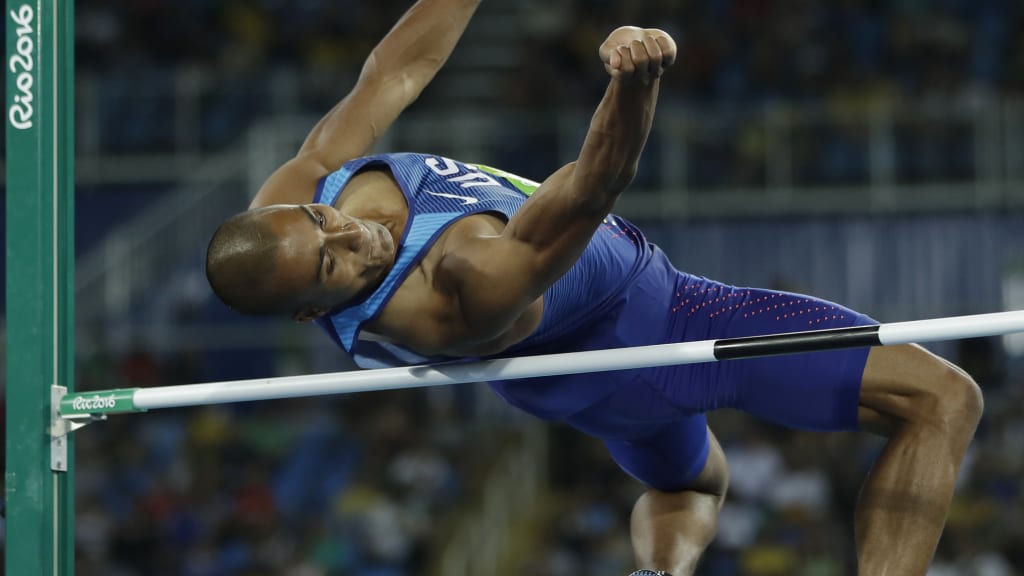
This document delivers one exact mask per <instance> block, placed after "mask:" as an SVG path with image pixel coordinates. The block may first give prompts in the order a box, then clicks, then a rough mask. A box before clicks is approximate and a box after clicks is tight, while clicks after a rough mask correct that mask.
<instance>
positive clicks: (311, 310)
mask: <svg viewBox="0 0 1024 576" xmlns="http://www.w3.org/2000/svg"><path fill="white" fill-rule="evenodd" d="M327 312H329V311H328V310H327V309H326V308H317V307H315V306H304V307H302V308H300V309H299V310H298V311H296V312H295V314H292V320H295V321H296V322H309V321H310V320H316V319H317V318H319V317H321V316H323V315H324V314H327Z"/></svg>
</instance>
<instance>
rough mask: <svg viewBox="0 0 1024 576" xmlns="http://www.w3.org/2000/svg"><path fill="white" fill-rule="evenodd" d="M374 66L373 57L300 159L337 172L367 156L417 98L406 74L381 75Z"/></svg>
mask: <svg viewBox="0 0 1024 576" xmlns="http://www.w3.org/2000/svg"><path fill="white" fill-rule="evenodd" d="M375 66H376V65H375V63H374V60H373V58H372V57H371V59H370V60H368V61H367V64H366V67H365V68H364V71H363V74H362V75H360V78H359V80H358V81H357V82H356V85H355V87H353V89H352V91H351V92H349V94H348V95H347V96H345V98H344V99H342V100H341V102H339V103H338V104H336V105H335V106H334V108H332V109H331V110H330V111H329V112H328V113H327V114H325V115H324V117H323V118H321V119H320V121H319V122H317V124H316V125H315V126H314V127H313V129H312V130H311V131H310V133H309V135H308V136H307V137H306V139H305V141H304V142H303V143H302V147H301V148H300V149H299V154H298V155H299V156H310V157H313V158H316V160H317V161H319V162H320V163H321V164H323V165H324V166H326V167H327V168H328V169H331V170H336V169H338V168H340V167H341V165H342V164H344V163H345V162H348V161H349V160H351V159H353V158H358V157H359V156H364V155H365V154H367V153H368V152H369V151H370V150H371V149H372V148H373V146H374V145H375V144H376V143H377V140H378V139H379V138H380V137H381V136H382V135H383V134H384V133H385V132H386V131H387V130H388V128H390V127H391V125H392V124H393V123H394V121H395V120H396V119H397V118H398V115H399V114H401V113H402V111H403V110H404V109H405V107H406V106H407V105H408V104H409V102H411V101H412V100H414V99H415V98H416V96H417V95H418V91H415V90H414V86H412V81H411V80H410V79H409V78H408V77H407V76H406V75H405V74H404V73H399V74H395V75H391V76H381V75H379V74H377V73H376V72H375V71H374V70H373V69H374V68H375Z"/></svg>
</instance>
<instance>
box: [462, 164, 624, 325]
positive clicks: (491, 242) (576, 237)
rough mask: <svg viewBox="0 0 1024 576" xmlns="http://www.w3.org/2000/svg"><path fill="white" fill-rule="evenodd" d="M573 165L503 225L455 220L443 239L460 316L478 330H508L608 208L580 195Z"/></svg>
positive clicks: (570, 262) (574, 256)
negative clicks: (590, 203)
mask: <svg viewBox="0 0 1024 576" xmlns="http://www.w3.org/2000/svg"><path fill="white" fill-rule="evenodd" d="M574 171H575V165H573V164H569V165H567V166H565V167H563V168H562V169H561V170H558V171H557V172H555V173H554V174H553V175H552V176H551V177H549V178H548V179H547V180H545V181H544V183H543V184H542V185H541V186H540V188H538V189H537V190H536V191H535V192H534V193H533V195H532V196H531V197H530V198H529V199H528V200H527V201H526V202H525V203H524V204H523V206H522V207H520V209H519V210H517V211H516V213H515V214H514V215H513V216H512V217H511V218H510V219H509V221H508V223H507V224H504V225H503V226H501V227H499V228H497V229H495V228H489V229H487V228H484V229H474V228H473V227H472V226H460V227H459V228H457V229H456V230H455V232H456V234H454V235H453V236H452V237H451V238H450V239H449V240H448V245H449V246H451V249H448V250H446V255H445V258H444V260H443V261H442V262H443V266H444V268H445V269H446V270H448V271H450V272H452V274H451V277H453V278H456V279H457V283H456V284H455V285H456V288H457V289H456V291H457V293H458V297H459V306H460V308H461V310H462V315H463V317H464V318H465V319H466V322H467V324H470V325H474V324H475V325H477V326H478V327H479V328H480V332H481V333H491V334H496V333H500V332H501V331H503V330H506V329H508V328H510V327H511V326H512V325H513V323H514V322H515V321H516V320H517V319H518V318H520V317H521V316H522V314H523V313H524V312H525V311H526V310H527V308H528V307H530V306H531V305H534V303H535V302H536V301H537V300H538V299H539V298H541V297H542V296H543V294H544V291H545V290H547V289H548V288H549V287H550V286H551V285H552V284H554V283H555V281H557V280H558V279H559V278H560V277H561V276H562V275H563V274H565V273H566V272H567V271H568V270H569V269H570V268H571V267H572V266H573V264H575V263H576V261H577V260H578V259H579V257H580V255H581V254H582V253H583V251H584V250H585V249H586V247H587V244H589V242H590V239H591V238H592V237H593V234H594V231H595V230H596V228H597V226H598V225H599V224H600V223H601V220H602V219H603V218H604V216H605V215H606V214H607V210H608V208H609V207H605V206H596V207H595V206H588V205H587V204H586V202H585V201H583V200H580V197H581V196H585V195H581V194H579V191H576V190H574V186H577V185H578V184H579V180H577V179H576V178H575V177H574V176H575V172H574ZM467 220H469V219H467Z"/></svg>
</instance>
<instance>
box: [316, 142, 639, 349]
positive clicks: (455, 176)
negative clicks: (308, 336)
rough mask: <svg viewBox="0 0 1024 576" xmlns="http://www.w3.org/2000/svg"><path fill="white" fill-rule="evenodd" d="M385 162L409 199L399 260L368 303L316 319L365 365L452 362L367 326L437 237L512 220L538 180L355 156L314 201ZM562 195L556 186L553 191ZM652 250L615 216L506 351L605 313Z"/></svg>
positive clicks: (423, 161)
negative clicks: (477, 221)
mask: <svg viewBox="0 0 1024 576" xmlns="http://www.w3.org/2000/svg"><path fill="white" fill-rule="evenodd" d="M369 167H375V168H387V169H389V170H390V171H391V173H392V175H393V176H394V179H395V181H397V182H398V185H399V186H400V188H401V190H402V194H403V195H404V196H405V200H406V202H407V203H408V205H409V218H408V219H407V221H406V226H405V229H404V230H403V231H402V235H401V238H400V239H399V243H398V246H397V254H396V258H395V264H394V266H393V267H392V268H391V270H390V272H389V273H388V275H387V276H386V277H385V279H384V281H383V282H381V284H380V286H378V287H377V289H376V290H374V292H373V293H371V294H369V295H368V296H367V297H365V298H364V299H363V300H362V301H360V302H356V303H354V304H352V305H350V306H349V307H347V308H344V309H339V310H335V311H333V312H331V313H330V314H328V315H326V316H323V317H321V318H318V319H317V324H318V325H319V326H320V327H321V328H323V329H324V330H325V331H326V332H327V334H328V335H329V336H330V337H331V338H332V339H333V340H334V341H335V342H336V343H337V344H338V345H339V346H341V347H342V348H343V349H345V351H347V352H348V353H349V354H350V355H351V356H352V359H353V360H354V361H355V362H356V364H357V365H358V366H360V367H362V368H387V367H395V366H409V365H415V364H427V363H436V362H442V361H449V360H452V359H451V358H447V357H427V356H422V355H420V354H417V353H415V352H413V351H412V350H408V349H406V348H404V347H402V346H399V345H397V344H395V343H392V342H388V341H385V340H383V339H380V338H377V337H375V336H373V335H372V334H369V333H368V332H365V331H364V330H363V326H364V325H365V324H366V323H367V322H370V321H372V320H373V319H374V318H376V317H377V316H378V315H379V314H380V313H381V311H383V309H384V307H385V306H386V305H387V303H388V301H390V299H391V297H392V296H393V295H394V293H395V291H396V290H397V289H398V287H399V286H400V285H401V283H402V282H403V281H404V280H405V278H406V277H407V276H408V274H409V273H410V272H411V271H412V270H413V269H414V268H415V267H416V265H417V264H418V263H419V261H420V260H421V259H422V258H423V256H424V255H425V254H426V253H427V250H429V248H430V246H431V245H432V244H433V243H434V241H436V240H437V238H438V237H439V236H440V235H441V234H442V233H443V232H444V230H445V229H447V228H448V227H449V226H451V225H452V224H453V223H455V222H456V221H458V220H459V219H461V218H465V217H466V216H470V215H473V214H480V213H483V212H488V213H492V214H497V215H498V216H500V217H501V218H503V219H505V220H506V221H507V220H509V219H510V218H512V215H513V214H515V212H516V211H517V210H518V209H519V207H520V206H522V205H523V203H524V202H526V200H527V199H528V198H529V196H530V194H532V193H533V192H534V191H535V190H536V189H537V188H538V187H539V186H540V185H539V184H538V183H537V182H533V181H531V180H528V179H526V178H522V177H520V176H516V175H514V174H510V173H508V172H504V171H502V170H498V169H496V168H491V167H489V166H483V165H479V164H467V163H463V162H458V161H455V160H452V159H449V158H445V157H442V156H432V155H425V154H413V153H398V154H380V155H374V156H367V157H364V158H357V159H355V160H352V161H350V162H348V163H346V164H345V165H344V166H342V167H341V168H340V169H339V170H337V171H336V172H333V173H331V174H328V175H327V176H325V177H324V178H323V179H321V181H320V183H319V185H318V186H317V191H316V194H315V196H314V198H313V202H315V203H319V204H328V205H334V204H335V202H336V201H337V199H338V197H339V196H340V194H341V191H342V189H344V187H345V185H346V184H348V182H349V180H351V178H352V177H353V176H354V175H355V174H357V173H358V172H359V171H360V170H362V169H364V168H369ZM553 192H554V193H557V191H553ZM650 254H651V248H650V246H649V245H648V243H647V241H646V239H644V237H643V236H642V234H641V233H640V231H639V230H637V229H636V228H635V227H634V226H633V225H632V224H630V223H629V222H627V221H625V220H624V219H622V218H619V217H616V216H613V215H610V216H608V217H607V218H606V219H605V221H604V223H603V224H602V225H601V226H600V227H599V229H598V230H597V232H596V233H595V234H594V237H593V238H592V239H591V242H590V243H589V244H588V246H587V248H586V249H585V250H584V253H583V255H582V256H581V257H580V259H579V260H578V261H577V262H576V264H575V265H574V266H573V267H572V268H571V269H570V270H569V271H568V272H567V273H566V274H565V275H563V276H562V278H560V279H559V280H558V281H557V282H555V284H554V285H552V286H551V287H550V288H549V289H548V290H547V291H546V292H545V293H544V299H545V300H544V315H543V317H542V319H541V323H540V326H538V328H537V330H535V331H534V333H533V334H531V335H530V336H529V337H528V338H527V339H526V340H524V341H523V342H520V343H519V344H517V345H516V346H514V347H513V348H512V349H510V350H509V351H506V352H516V351H522V350H526V349H529V348H531V347H538V346H543V345H544V344H546V343H548V342H551V341H553V340H556V339H558V338H559V337H560V336H562V335H564V334H566V333H568V332H569V331H572V330H574V329H578V328H579V327H580V325H581V324H583V323H585V322H586V321H587V320H588V318H592V317H593V315H594V314H595V313H600V311H601V309H602V305H603V304H604V303H606V302H609V301H611V300H612V299H613V298H614V296H615V295H616V294H617V293H618V292H619V291H620V290H622V288H623V287H624V286H626V285H628V283H629V280H630V279H631V278H632V277H633V275H635V274H636V273H638V271H639V270H640V269H641V268H642V266H643V265H644V264H645V263H646V261H647V259H649V258H650Z"/></svg>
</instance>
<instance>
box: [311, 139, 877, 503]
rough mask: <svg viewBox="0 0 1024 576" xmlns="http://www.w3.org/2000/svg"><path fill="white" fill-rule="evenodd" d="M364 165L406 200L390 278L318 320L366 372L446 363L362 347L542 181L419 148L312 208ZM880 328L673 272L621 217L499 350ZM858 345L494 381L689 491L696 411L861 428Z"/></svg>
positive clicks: (373, 160) (697, 459)
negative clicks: (436, 245) (452, 253)
mask: <svg viewBox="0 0 1024 576" xmlns="http://www.w3.org/2000/svg"><path fill="white" fill-rule="evenodd" d="M365 167H387V168H389V169H390V170H391V172H392V173H393V175H394V177H395V179H396V180H397V181H398V183H399V185H400V186H401V188H402V192H403V193H404V195H405V198H406V201H407V202H408V203H409V219H408V221H407V224H406V229H405V231H404V232H403V234H402V238H401V240H400V244H399V248H398V253H397V258H396V262H395V265H394V267H393V268H392V270H391V272H390V273H389V275H388V276H387V278H385V280H384V282H383V283H382V284H381V285H380V287H378V289H377V290H376V291H375V292H374V293H372V294H371V295H369V296H368V297H367V298H366V299H365V300H363V301H362V302H361V303H358V304H356V305H353V306H352V307H349V308H346V309H343V310H339V311H336V312H335V313H333V314H331V315H329V316H326V317H322V318H320V319H318V320H317V322H318V324H319V325H320V326H321V327H322V328H324V330H326V331H327V333H328V334H329V335H330V336H331V337H332V338H333V339H334V341H335V342H337V343H338V344H339V345H340V346H342V347H343V348H344V349H345V350H346V351H348V352H349V353H350V354H351V355H352V357H353V359H354V360H355V361H356V363H357V364H359V365H360V366H361V367H364V368H382V367H391V366H401V365H410V364H420V363H433V362H439V361H445V360H451V359H450V358H444V357H433V358H426V357H423V356H420V355H418V354H416V353H414V352H412V351H410V350H406V349H403V348H402V347H400V346H396V345H394V344H391V343H387V342H380V341H375V340H373V339H368V338H367V337H366V335H362V334H361V330H362V326H363V324H364V323H366V322H367V321H369V320H371V319H373V318H375V317H376V316H377V315H378V314H380V312H381V311H382V310H383V308H384V306H385V305H386V304H387V302H388V300H389V299H390V297H391V295H392V294H394V292H395V290H397V288H398V286H399V285H400V284H401V283H402V281H403V280H404V279H405V277H406V276H407V275H408V273H409V272H410V271H411V270H412V269H414V268H415V266H416V264H417V263H418V262H419V261H420V259H421V258H422V257H423V255H425V254H426V252H427V250H428V249H429V248H430V245H431V244H432V243H433V241H434V240H435V239H436V238H437V237H438V236H439V235H440V234H441V233H442V232H443V231H444V229H445V228H447V227H448V226H449V225H451V224H452V223H453V222H455V221H456V220H458V219H459V218H462V217H465V216H468V215H471V214H477V213H481V212H490V213H496V214H498V215H500V216H502V217H503V218H505V219H506V220H508V219H509V218H511V216H512V214H514V213H515V211H516V210H517V209H518V208H519V206H521V205H522V204H523V202H525V201H526V199H527V197H528V195H529V194H530V193H531V192H532V191H533V190H534V189H536V187H537V184H536V183H535V182H530V181H528V180H525V179H522V178H519V177H517V176H514V175H511V174H507V173H504V172H501V171H499V170H495V169H492V168H488V167H486V166H479V165H471V164H463V163H460V162H456V161H453V160H450V159H447V158H442V157H438V156H428V155H421V154H385V155H378V156H370V157H366V158H360V159H357V160H353V161H351V162H349V163H347V164H345V165H344V166H343V167H342V168H341V169H340V170H338V171H337V172H334V173H332V174H330V175H328V176H327V177H325V178H324V179H323V180H322V181H321V183H320V186H319V187H318V189H317V193H316V197H315V198H314V202H319V203H323V204H331V205H333V204H334V203H335V201H336V200H337V198H338V195H339V194H340V192H341V190H342V188H344V186H345V184H346V183H347V182H348V180H349V179H350V178H351V177H352V175H354V174H355V173H357V172H358V171H359V170H361V169H363V168H365ZM874 323H875V322H874V321H873V320H872V319H870V318H868V317H866V316H864V315H862V314H858V313H856V312H854V311H852V310H849V309H847V308H844V307H842V306H839V305H837V304H834V303H831V302H827V301H824V300H820V299H816V298H812V297H809V296H803V295H799V294H792V293H787V292H778V291H771V290H757V289H752V288H739V287H735V286H729V285H725V284H721V283H719V282H715V281H713V280H709V279H707V278H702V277H699V276H693V275H690V274H687V273H684V272H680V271H678V270H676V269H675V268H674V267H673V266H672V264H671V263H670V262H669V260H668V258H667V257H666V256H665V254H664V253H663V252H662V251H661V250H660V249H659V248H658V247H657V246H655V245H653V244H651V243H649V242H648V241H647V240H646V239H645V238H644V236H643V234H642V233H641V232H640V230H638V229H637V228H636V227H634V226H633V225H632V224H630V223H629V222H628V221H626V220H625V219H623V218H620V217H617V216H614V215H609V216H608V217H607V218H605V220H604V222H603V223H602V224H601V226H600V227H599V228H598V230H597V232H596V233H595V234H594V236H593V239H592V240H591V242H590V244H589V245H588V246H587V248H586V250H584V252H583V255H582V256H581V257H580V258H579V260H578V261H577V262H576V264H575V265H573V267H572V268H571V269H570V270H569V271H568V272H567V273H566V274H565V275H564V276H562V278H560V279H559V280H558V281H557V282H555V283H554V284H553V285H552V286H551V287H550V288H549V289H548V290H547V291H546V292H545V293H544V315H543V317H542V319H541V323H540V325H539V326H538V328H537V329H536V330H535V331H534V333H533V334H531V335H530V336H529V337H527V338H526V339H525V340H523V341H522V342H519V343H518V344H516V345H515V346H513V347H512V348H510V349H508V350H506V351H505V352H503V353H502V354H501V356H524V355H531V354H546V353H554V352H573V351H580V350H603V349H609V348H621V347H626V346H644V345H650V344H664V343H671V342H683V341H692V340H709V339H720V338H731V337H739V336H752V335H759V334H772V333H781V332H796V331H801V330H810V329H825V328H840V327H846V326H856V325H864V324H874ZM867 354H868V350H867V349H864V348H862V349H851V350H837V351H829V352H817V353H813V354H801V355H792V356H776V357H769V358H754V359H746V360H731V361H726V362H715V363H703V364H691V365H683V366H667V367H661V368H644V369H636V370H620V371H615V372H605V373H593V374H576V375H567V376H554V377H546V378H531V379H522V380H510V381H495V382H491V383H490V385H491V388H492V389H493V390H494V391H495V392H496V393H498V394H499V395H500V396H501V397H502V398H504V399H505V400H506V401H507V402H508V403H510V404H512V405H514V406H516V407H518V408H520V409H522V410H524V411H526V412H529V413H530V414H533V415H535V416H538V417H540V418H543V419H547V420H563V421H565V422H568V423H569V424H570V425H572V426H574V427H576V428H578V429H580V430H582V431H584V432H586V433H588V434H591V435H593V436H596V437H598V438H601V439H602V440H603V441H604V443H605V445H606V446H607V447H608V449H609V451H610V452H611V454H612V457H613V458H614V459H615V461H616V462H617V463H618V464H619V465H620V466H621V467H622V468H623V469H624V470H626V471H627V472H628V473H630V474H631V475H633V476H634V477H635V478H637V479H638V480H640V481H641V482H643V483H644V484H646V485H648V486H650V487H652V488H656V489H659V490H665V491H672V490H678V489H680V488H682V487H684V486H685V485H686V484H687V483H688V482H689V481H690V480H692V479H693V478H694V476H696V475H697V474H698V473H699V472H700V471H701V469H702V468H703V466H704V462H705V460H706V459H707V454H708V449H709V440H708V435H707V425H706V421H705V418H704V415H703V414H704V412H706V411H708V410H713V409H716V408H736V409H740V410H743V411H745V412H748V413H750V414H753V415H756V416H758V417H761V418H764V419H766V420H770V421H773V422H776V423H779V424H783V425H786V426H790V427H796V428H802V429H811V430H852V429H856V428H857V406H858V398H859V394H860V380H861V375H862V373H863V371H864V364H865V362H866V360H867Z"/></svg>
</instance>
